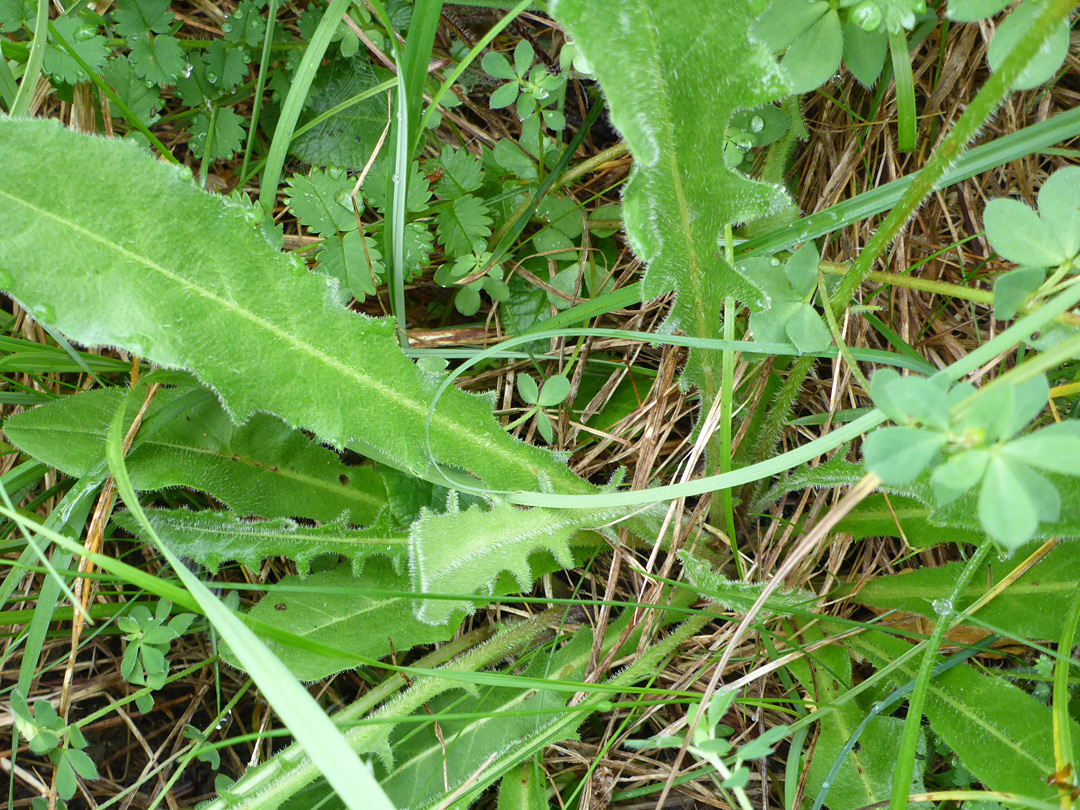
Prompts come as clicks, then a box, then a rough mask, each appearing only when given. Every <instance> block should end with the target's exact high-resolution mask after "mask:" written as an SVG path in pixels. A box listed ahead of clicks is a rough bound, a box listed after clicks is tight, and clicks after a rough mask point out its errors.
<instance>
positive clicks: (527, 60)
mask: <svg viewBox="0 0 1080 810" xmlns="http://www.w3.org/2000/svg"><path fill="white" fill-rule="evenodd" d="M534 58H536V53H535V52H534V51H533V46H532V45H531V44H530V43H529V41H528V40H527V39H523V40H521V41H519V42H518V44H517V45H516V46H514V73H516V74H517V75H518V76H519V77H524V76H525V74H526V72H528V70H529V68H530V67H532V63H533V59H534Z"/></svg>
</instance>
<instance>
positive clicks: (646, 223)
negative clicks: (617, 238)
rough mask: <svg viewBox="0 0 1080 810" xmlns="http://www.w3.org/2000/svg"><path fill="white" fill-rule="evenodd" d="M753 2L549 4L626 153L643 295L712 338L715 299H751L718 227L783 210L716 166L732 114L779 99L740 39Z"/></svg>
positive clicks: (768, 64) (772, 73) (584, 0)
mask: <svg viewBox="0 0 1080 810" xmlns="http://www.w3.org/2000/svg"><path fill="white" fill-rule="evenodd" d="M765 5H766V3H765V2H762V0H744V1H743V2H738V3H717V2H713V0H661V1H660V2H658V1H657V0H558V2H556V3H554V4H553V7H552V12H553V13H554V15H555V17H556V18H557V19H558V20H559V21H560V22H561V23H562V24H563V26H564V27H565V28H566V29H567V31H568V32H569V33H570V34H571V35H572V36H573V38H574V42H575V43H576V45H577V47H578V48H579V49H580V50H581V52H582V53H583V54H584V56H585V58H586V59H587V60H588V62H589V65H590V67H591V68H592V69H593V70H594V71H595V72H596V75H597V76H598V77H599V79H600V83H601V85H602V86H603V88H604V93H605V95H606V96H607V101H608V106H609V108H610V110H611V120H612V123H614V124H615V126H616V127H617V128H618V130H619V131H620V132H621V133H622V135H623V137H625V138H626V142H627V144H628V145H629V146H630V151H631V152H632V153H633V155H634V169H633V171H632V172H631V175H630V179H629V181H628V182H627V184H626V187H625V190H624V192H623V217H624V219H625V222H626V233H627V236H629V238H630V241H631V243H632V245H633V247H634V251H635V252H636V253H637V255H638V256H639V257H640V258H641V259H642V260H644V261H646V262H648V272H647V274H646V276H645V281H644V284H643V288H642V289H643V292H644V294H645V296H646V297H654V296H656V295H658V294H660V293H661V292H663V291H666V290H668V289H671V287H672V286H674V288H675V290H676V294H677V298H676V301H675V304H674V305H673V307H672V310H671V321H670V323H669V325H670V326H672V327H673V328H678V329H682V330H683V331H685V332H686V333H687V334H690V335H699V336H712V335H713V334H714V333H715V332H716V331H718V330H719V328H720V319H721V309H722V306H723V300H724V296H726V295H735V296H736V297H738V298H740V299H741V300H743V301H749V300H756V299H757V297H758V293H757V292H756V291H755V290H754V289H753V288H751V287H750V286H749V285H748V284H747V283H746V281H745V280H743V279H742V278H741V277H740V276H739V275H738V274H737V273H736V272H735V271H734V269H733V268H732V267H731V266H730V265H729V264H727V262H726V261H725V260H724V259H723V248H722V247H721V246H720V244H719V240H720V238H721V237H722V236H723V233H724V226H725V225H728V224H738V223H743V222H746V221H748V220H751V219H756V218H758V217H762V216H766V215H768V214H771V213H774V212H776V211H777V210H779V209H780V208H781V207H783V206H785V205H787V204H788V197H787V194H786V193H785V191H784V190H783V189H781V188H777V187H774V186H772V185H769V184H766V183H761V182H756V181H753V180H749V179H747V178H746V177H744V176H743V175H741V174H739V173H738V172H736V171H733V170H732V169H729V168H728V167H727V166H726V164H725V163H724V158H723V155H724V147H725V131H726V129H727V126H728V123H729V122H730V120H731V117H732V115H733V114H734V113H735V112H736V111H737V110H739V109H745V108H751V107H757V106H760V105H762V104H768V103H769V102H771V101H774V100H776V99H778V98H781V97H782V96H784V95H787V94H788V92H789V87H788V84H787V80H786V79H785V77H784V75H783V73H782V72H781V71H780V69H779V66H778V65H777V64H776V62H775V60H774V59H773V58H772V56H771V55H770V54H769V53H768V52H767V50H766V49H765V47H764V46H763V45H762V44H760V43H759V42H757V41H755V40H753V39H752V38H751V36H750V29H751V28H752V26H753V23H754V20H755V17H756V16H757V14H759V13H760V12H761V10H762V8H763V7H764V6H765ZM699 359H700V358H699ZM687 373H688V375H689V380H690V382H692V383H694V384H696V385H698V386H699V387H703V389H704V390H705V391H710V392H711V391H715V390H716V386H717V385H718V384H719V381H718V380H713V381H709V380H703V379H701V373H702V372H701V369H700V368H698V367H697V361H695V359H694V358H693V357H692V358H691V361H690V364H689V366H688V368H687ZM705 373H706V374H707V373H708V372H707V371H706V372H705Z"/></svg>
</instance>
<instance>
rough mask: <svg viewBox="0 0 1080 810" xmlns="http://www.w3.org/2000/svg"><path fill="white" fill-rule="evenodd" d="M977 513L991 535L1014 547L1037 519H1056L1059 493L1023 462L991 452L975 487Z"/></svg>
mask: <svg viewBox="0 0 1080 810" xmlns="http://www.w3.org/2000/svg"><path fill="white" fill-rule="evenodd" d="M978 512H979V522H980V523H981V524H982V526H983V529H985V530H986V533H987V534H988V535H990V537H991V538H993V539H994V540H996V541H997V542H998V543H1000V544H1001V545H1003V546H1005V547H1006V548H1016V547H1017V546H1020V545H1023V544H1024V543H1026V542H1027V541H1028V540H1030V539H1031V538H1032V536H1033V535H1034V534H1035V530H1036V529H1037V528H1038V526H1039V523H1040V522H1047V523H1049V522H1053V521H1055V520H1057V519H1058V517H1059V515H1060V514H1061V496H1060V495H1058V491H1057V489H1055V487H1054V485H1053V484H1051V483H1050V482H1049V481H1048V480H1046V479H1045V478H1044V477H1043V476H1041V475H1039V474H1038V473H1037V472H1035V471H1034V470H1032V469H1031V468H1030V467H1028V466H1027V465H1026V464H1023V463H1021V462H1017V461H1011V460H1008V459H1006V458H1005V457H1003V456H1000V455H995V456H994V457H993V458H991V460H990V463H989V464H988V466H987V468H986V475H985V476H984V478H983V483H982V488H981V489H980V490H979V506H978Z"/></svg>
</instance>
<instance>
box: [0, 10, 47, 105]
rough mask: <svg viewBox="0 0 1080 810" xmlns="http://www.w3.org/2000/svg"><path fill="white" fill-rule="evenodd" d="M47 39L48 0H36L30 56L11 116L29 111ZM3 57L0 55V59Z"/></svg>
mask: <svg viewBox="0 0 1080 810" xmlns="http://www.w3.org/2000/svg"><path fill="white" fill-rule="evenodd" d="M48 41H49V3H48V0H37V16H36V17H35V20H34V41H33V42H32V43H30V58H29V59H28V60H27V62H26V69H25V70H24V71H23V76H22V81H21V82H20V83H19V92H18V93H16V94H15V100H14V101H13V102H12V104H11V116H12V118H19V117H22V116H25V115H26V114H27V113H28V112H29V111H30V100H31V99H32V98H33V97H34V91H35V90H37V85H38V79H39V78H40V77H41V64H42V62H43V61H44V60H45V46H46V45H47V44H48ZM4 58H5V57H3V56H0V59H4Z"/></svg>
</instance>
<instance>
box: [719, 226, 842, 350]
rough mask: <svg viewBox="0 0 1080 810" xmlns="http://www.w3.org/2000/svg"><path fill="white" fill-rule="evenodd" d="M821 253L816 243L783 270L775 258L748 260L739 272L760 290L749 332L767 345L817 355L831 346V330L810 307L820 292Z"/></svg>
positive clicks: (807, 247)
mask: <svg viewBox="0 0 1080 810" xmlns="http://www.w3.org/2000/svg"><path fill="white" fill-rule="evenodd" d="M818 259H819V256H818V251H817V246H816V245H814V244H813V243H810V244H808V245H805V246H803V247H801V248H800V249H799V250H797V251H795V253H794V254H792V256H791V258H790V259H788V261H787V264H786V265H784V268H783V270H782V271H781V269H780V263H779V262H778V261H777V260H775V259H765V258H756V259H747V260H746V261H745V262H743V263H741V264H740V265H739V266H738V270H739V272H740V273H741V274H742V275H743V276H744V277H745V278H746V279H747V280H748V281H750V283H752V284H753V285H754V286H755V287H757V288H758V289H759V290H760V291H761V296H760V298H759V300H758V301H757V302H756V304H755V305H754V306H753V307H752V310H753V311H752V313H751V315H750V330H751V331H752V332H753V333H754V339H755V340H759V341H762V342H764V343H791V344H792V345H794V346H795V348H797V349H798V350H799V351H800V352H818V351H821V350H822V349H825V348H828V346H829V345H830V344H831V343H832V335H831V334H829V328H828V327H827V326H826V325H825V323H824V321H822V319H821V316H820V315H819V314H818V313H817V311H816V310H815V309H814V307H813V306H812V305H811V303H810V302H811V301H812V300H813V298H814V293H815V291H816V290H817V279H818Z"/></svg>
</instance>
